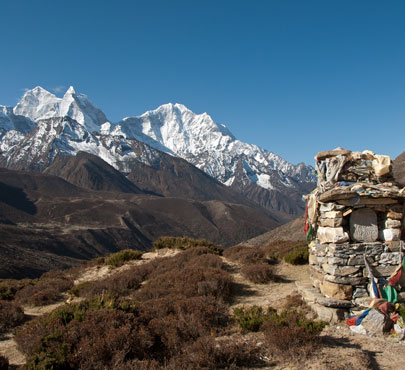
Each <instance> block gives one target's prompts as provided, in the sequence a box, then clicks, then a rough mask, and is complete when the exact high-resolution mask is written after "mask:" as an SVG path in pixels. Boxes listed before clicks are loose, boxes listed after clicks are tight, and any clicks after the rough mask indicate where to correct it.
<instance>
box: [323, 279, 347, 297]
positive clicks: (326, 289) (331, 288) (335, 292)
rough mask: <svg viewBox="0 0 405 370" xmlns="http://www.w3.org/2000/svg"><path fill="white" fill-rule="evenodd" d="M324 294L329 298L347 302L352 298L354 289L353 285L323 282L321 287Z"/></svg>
mask: <svg viewBox="0 0 405 370" xmlns="http://www.w3.org/2000/svg"><path fill="white" fill-rule="evenodd" d="M320 288H321V292H322V294H324V295H326V296H327V297H329V298H335V299H342V300H347V299H351V298H352V293H353V287H352V286H351V285H343V284H334V283H330V282H329V281H323V282H322V284H321V286H320Z"/></svg>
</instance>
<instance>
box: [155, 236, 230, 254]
mask: <svg viewBox="0 0 405 370" xmlns="http://www.w3.org/2000/svg"><path fill="white" fill-rule="evenodd" d="M153 246H154V248H155V249H163V248H168V249H182V250H184V249H189V248H196V247H206V248H208V249H209V250H210V251H211V253H213V254H218V255H221V254H222V248H221V246H218V245H215V244H214V243H212V242H210V241H208V240H204V239H198V240H196V239H192V238H188V237H186V236H183V237H173V236H163V237H160V238H159V239H157V240H155V241H154V242H153Z"/></svg>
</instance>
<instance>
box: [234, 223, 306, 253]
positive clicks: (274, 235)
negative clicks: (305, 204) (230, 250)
mask: <svg viewBox="0 0 405 370" xmlns="http://www.w3.org/2000/svg"><path fill="white" fill-rule="evenodd" d="M304 221H305V218H304V217H303V216H302V217H298V218H296V219H295V220H293V221H291V222H289V223H287V224H284V225H282V226H279V227H277V228H275V229H273V230H271V231H268V232H266V233H264V234H262V235H259V236H256V237H254V238H252V239H249V240H245V241H244V242H242V243H240V244H243V245H248V246H252V247H260V246H264V245H267V244H269V243H271V242H274V241H277V240H294V241H296V240H297V241H298V240H305V234H304Z"/></svg>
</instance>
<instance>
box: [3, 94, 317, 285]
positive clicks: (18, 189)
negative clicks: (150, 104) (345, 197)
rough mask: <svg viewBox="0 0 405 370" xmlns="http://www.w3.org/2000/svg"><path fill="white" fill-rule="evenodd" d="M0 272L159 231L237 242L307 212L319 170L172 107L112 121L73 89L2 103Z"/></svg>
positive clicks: (65, 260) (29, 268)
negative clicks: (12, 103)
mask: <svg viewBox="0 0 405 370" xmlns="http://www.w3.org/2000/svg"><path fill="white" fill-rule="evenodd" d="M0 167H3V168H2V169H1V168H0V190H1V194H0V235H1V238H0V258H1V260H2V261H3V263H2V265H1V266H0V277H25V276H38V275H39V274H40V273H41V272H43V271H47V270H49V269H50V268H52V267H59V268H63V267H67V266H71V265H74V264H76V263H77V262H78V261H80V260H82V259H88V258H94V257H96V256H99V255H105V254H108V253H111V252H114V251H117V250H120V249H124V248H133V249H140V250H145V249H148V248H150V247H151V246H152V242H153V241H154V240H155V239H156V238H158V237H159V236H164V235H173V236H183V235H187V236H190V237H193V238H205V239H209V240H211V241H213V242H215V243H218V244H221V245H222V246H224V247H229V246H231V245H235V244H237V243H240V242H242V241H243V240H247V239H250V238H252V237H255V236H257V235H259V234H262V233H265V232H266V231H268V230H271V229H274V228H275V227H277V226H279V225H281V224H283V223H285V222H287V221H289V220H291V219H293V218H295V217H297V215H299V214H301V213H302V212H303V207H304V204H303V202H302V199H301V197H302V194H304V193H307V192H309V191H311V190H312V188H313V187H314V185H315V183H314V177H313V175H312V171H313V169H312V167H310V166H307V165H304V164H299V165H297V166H294V165H292V164H289V163H288V162H286V161H285V160H283V159H282V158H280V157H279V156H277V155H275V154H273V153H270V152H268V151H266V150H264V149H261V148H259V147H257V146H255V145H251V144H246V143H243V142H241V141H239V140H237V139H236V138H235V137H234V136H233V135H232V134H231V133H230V131H229V130H228V129H227V128H226V127H225V126H224V125H220V124H216V123H215V122H214V121H213V120H212V119H211V117H210V116H209V115H208V114H206V113H203V114H199V115H198V114H195V113H193V112H192V111H190V110H189V109H187V108H186V107H185V106H183V105H181V104H165V105H163V106H161V107H159V108H157V109H156V110H154V111H149V112H146V113H145V114H143V115H141V116H138V117H127V118H124V119H122V120H121V121H119V122H116V123H112V122H110V121H109V120H108V119H107V117H106V115H105V114H104V113H103V112H102V111H101V110H100V109H99V108H98V107H96V106H95V105H94V104H93V103H91V102H90V100H89V99H88V98H87V97H86V96H85V95H83V94H78V93H76V91H75V90H74V89H73V88H72V87H70V88H69V89H68V90H67V91H66V93H65V94H64V96H63V97H62V98H59V97H57V96H55V95H54V94H52V93H50V92H48V91H46V90H44V89H43V88H41V87H36V88H34V89H32V90H29V91H27V92H26V93H25V94H24V96H23V97H22V99H21V100H20V101H19V102H18V104H17V105H16V106H15V107H5V106H0Z"/></svg>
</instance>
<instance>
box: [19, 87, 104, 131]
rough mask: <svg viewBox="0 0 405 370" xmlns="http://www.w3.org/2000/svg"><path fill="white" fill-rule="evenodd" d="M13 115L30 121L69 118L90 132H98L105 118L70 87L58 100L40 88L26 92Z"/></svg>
mask: <svg viewBox="0 0 405 370" xmlns="http://www.w3.org/2000/svg"><path fill="white" fill-rule="evenodd" d="M13 113H14V114H15V115H20V116H24V117H28V118H29V119H31V120H32V121H35V122H37V121H39V120H41V119H47V118H53V117H65V116H66V117H70V118H72V119H74V120H76V121H77V122H78V123H79V124H81V125H83V126H85V127H86V128H87V129H88V130H89V131H90V132H93V131H100V127H101V125H102V124H104V123H106V122H107V121H108V120H107V117H106V116H105V115H104V113H103V111H102V110H101V109H99V108H98V107H96V106H95V105H94V104H93V103H91V102H90V100H89V99H88V98H87V96H86V95H84V94H77V93H76V91H75V89H74V88H73V86H70V87H69V89H68V90H67V91H66V93H65V95H64V96H63V98H58V97H56V96H55V95H54V94H52V93H50V92H49V91H47V90H45V89H43V88H42V87H40V86H37V87H35V88H34V89H32V90H28V91H26V93H25V94H24V96H23V97H22V98H21V100H20V101H19V102H18V104H17V105H16V106H15V107H14V109H13Z"/></svg>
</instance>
